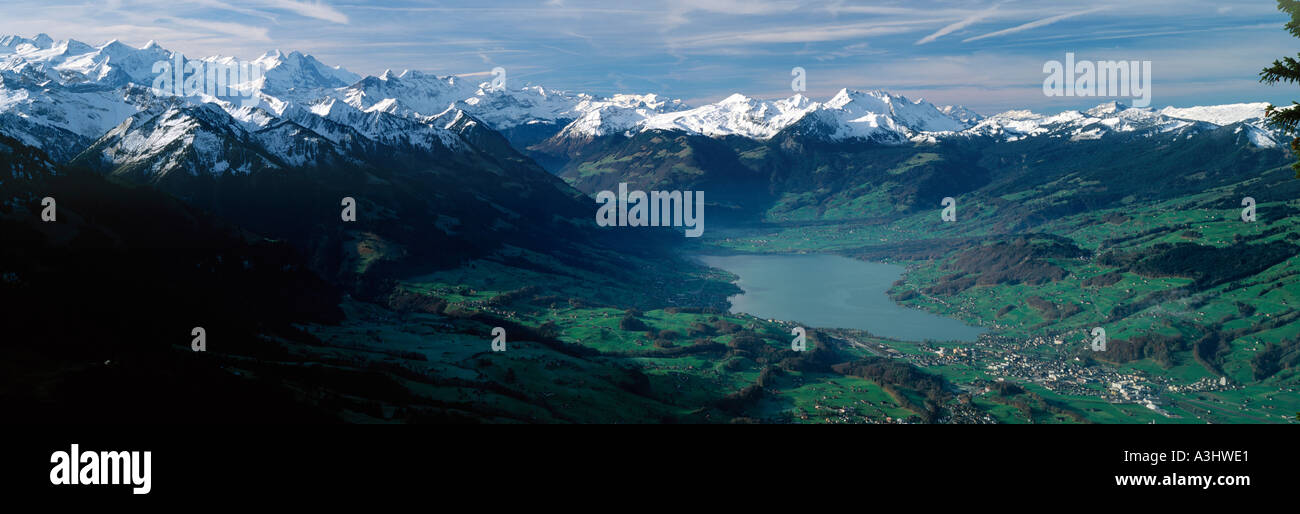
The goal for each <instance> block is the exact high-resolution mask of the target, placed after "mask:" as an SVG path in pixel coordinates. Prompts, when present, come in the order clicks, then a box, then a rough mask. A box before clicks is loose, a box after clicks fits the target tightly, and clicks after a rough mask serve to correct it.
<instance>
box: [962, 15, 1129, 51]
mask: <svg viewBox="0 0 1300 514" xmlns="http://www.w3.org/2000/svg"><path fill="white" fill-rule="evenodd" d="M1106 9H1108V8H1107V7H1098V8H1096V9H1088V10H1086V11H1078V12H1072V13H1066V14H1060V15H1056V16H1052V17H1051V18H1043V19H1041V20H1038V21H1031V22H1029V23H1026V24H1024V25H1017V26H1015V27H1011V28H1009V29H1002V30H999V31H997V32H990V33H988V34H984V35H982V36H975V37H969V38H966V39H963V40H961V41H962V42H963V43H969V42H971V41H978V40H980V39H988V38H991V37H999V36H1005V35H1007V34H1015V33H1017V32H1023V31H1026V30H1030V29H1036V28H1038V27H1043V26H1047V25H1051V24H1053V23H1056V22H1058V21H1061V20H1064V19H1067V18H1073V17H1075V16H1083V15H1085V14H1092V13H1095V12H1097V11H1104V10H1106Z"/></svg>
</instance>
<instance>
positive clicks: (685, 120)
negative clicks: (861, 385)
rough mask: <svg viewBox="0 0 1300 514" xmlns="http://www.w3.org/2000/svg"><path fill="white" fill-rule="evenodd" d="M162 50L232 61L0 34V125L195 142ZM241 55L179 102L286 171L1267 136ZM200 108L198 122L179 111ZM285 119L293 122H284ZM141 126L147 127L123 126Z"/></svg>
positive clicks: (1205, 120)
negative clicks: (477, 129)
mask: <svg viewBox="0 0 1300 514" xmlns="http://www.w3.org/2000/svg"><path fill="white" fill-rule="evenodd" d="M174 59H181V60H182V61H183V62H185V63H194V65H196V66H200V67H201V66H204V65H205V64H206V65H216V64H231V63H234V62H236V61H235V60H234V59H233V58H231V57H223V56H214V57H206V58H202V59H189V58H184V57H180V56H177V55H176V54H174V53H173V52H172V51H170V50H167V49H165V48H163V47H162V46H160V45H159V44H157V43H154V42H150V43H149V44H146V45H144V46H143V47H140V48H132V47H129V46H127V45H124V44H122V43H120V42H118V41H110V42H108V43H105V44H102V45H99V46H92V45H89V44H85V43H82V42H79V41H75V40H63V41H55V40H54V39H53V38H51V37H49V36H47V35H45V34H41V35H38V36H36V37H34V38H30V39H29V38H24V37H20V36H6V37H3V38H0V79H2V80H0V132H2V133H5V134H7V135H9V136H11V137H14V138H16V139H18V140H20V141H23V142H24V143H26V144H29V145H31V146H34V147H37V148H42V149H44V150H45V151H47V152H48V153H49V154H50V155H51V156H53V157H54V158H55V159H56V160H69V159H71V158H73V157H75V156H76V155H77V154H78V153H80V152H81V151H82V150H83V149H85V148H89V147H91V146H92V144H94V143H95V142H96V141H98V140H100V139H101V138H105V137H110V138H114V139H115V140H116V141H118V142H119V143H120V144H128V143H129V145H130V147H129V148H114V149H112V150H104V151H110V152H111V155H110V154H105V155H104V156H102V157H103V158H105V159H108V160H110V161H114V162H116V161H117V160H120V159H139V158H142V157H143V156H146V155H148V154H149V153H150V152H151V151H154V152H155V153H156V152H157V151H161V150H160V149H161V148H164V147H166V146H167V145H169V144H171V143H172V142H174V141H175V140H176V138H186V137H194V136H193V134H192V133H191V132H188V131H186V130H178V128H183V127H192V126H195V125H199V124H202V123H210V122H213V120H211V119H209V118H210V117H211V116H213V115H215V113H214V112H212V111H210V110H203V111H193V110H186V109H182V108H181V107H180V106H178V105H177V103H176V102H177V99H176V98H170V95H169V93H167V92H165V91H162V90H158V89H154V88H153V87H152V85H153V84H154V80H155V77H156V76H157V73H156V72H155V70H154V63H157V62H171V61H173V60H174ZM252 63H253V64H254V65H256V66H258V67H259V68H260V70H261V73H260V74H258V75H257V78H256V80H253V81H250V82H249V83H243V84H236V85H234V88H235V89H237V90H239V91H241V92H242V93H243V94H245V95H248V97H247V98H244V99H242V100H243V101H236V100H237V99H233V98H229V97H213V96H206V95H202V94H199V95H193V96H189V97H186V98H183V99H180V102H181V103H183V104H189V105H199V104H211V105H212V106H215V107H218V108H220V109H219V110H221V111H224V113H225V114H226V115H228V116H229V117H230V118H231V119H232V120H235V121H236V124H237V125H239V126H238V127H234V128H231V129H230V130H231V133H230V135H231V136H232V137H236V138H245V139H247V138H252V139H257V140H260V141H262V143H263V145H264V146H265V147H266V148H267V149H269V151H270V152H271V153H272V155H271V157H273V158H274V159H273V160H276V161H278V162H280V163H284V164H288V165H296V164H300V163H303V162H305V160H310V159H312V158H314V156H316V155H317V154H316V153H314V152H313V151H308V150H306V149H305V147H304V146H303V144H302V142H297V143H295V142H292V141H272V140H271V139H274V138H273V135H275V134H282V133H283V134H294V135H296V136H297V137H306V136H305V135H309V136H310V137H309V138H311V137H314V138H318V139H320V140H323V141H327V142H329V143H331V144H333V145H347V144H358V140H366V141H369V142H375V143H380V144H386V145H393V144H397V145H409V146H415V147H433V146H439V147H447V148H452V149H454V148H457V147H458V146H461V145H464V143H465V141H464V131H463V129H464V128H465V127H464V125H465V124H467V123H468V124H477V123H482V124H484V125H486V126H487V127H489V128H491V129H493V130H496V131H498V132H501V133H503V134H505V135H506V137H507V138H508V139H510V141H511V143H512V144H514V145H515V146H516V148H517V149H519V150H521V151H522V150H524V147H527V146H528V145H531V144H534V143H537V142H540V141H543V140H548V139H549V140H550V141H549V142H550V143H552V144H558V145H573V144H581V142H583V141H589V140H592V139H594V138H599V137H603V136H611V135H619V134H625V135H627V134H631V133H636V132H641V131H678V132H683V133H687V134H695V135H702V136H708V137H724V136H737V137H745V138H751V139H769V138H772V137H774V136H776V135H777V134H779V133H781V132H783V131H786V130H792V131H797V132H798V133H800V134H803V135H807V136H815V137H820V138H825V139H828V140H834V141H852V140H864V141H873V142H878V143H886V144H902V143H909V142H927V141H935V140H938V139H940V138H947V137H993V138H998V139H1004V140H1017V139H1022V138H1027V137H1044V136H1045V137H1060V138H1067V139H1069V140H1073V141H1078V140H1088V139H1096V138H1100V137H1102V136H1103V135H1105V134H1108V133H1122V132H1132V133H1135V134H1145V133H1165V132H1178V133H1184V132H1186V133H1188V134H1194V133H1195V132H1196V131H1199V130H1205V129H1214V128H1218V127H1221V126H1225V125H1232V124H1240V127H1239V128H1238V130H1239V131H1245V132H1246V134H1247V136H1248V137H1249V140H1250V141H1251V142H1252V143H1253V144H1255V145H1257V146H1261V147H1272V146H1276V145H1277V144H1278V141H1280V140H1281V139H1280V136H1279V135H1278V134H1277V133H1275V132H1274V131H1272V130H1270V129H1269V128H1268V127H1267V126H1266V125H1265V124H1264V123H1263V114H1264V108H1265V106H1266V104H1264V103H1243V104H1232V105H1219V106H1208V107H1189V108H1173V107H1167V108H1164V109H1160V110H1152V109H1147V108H1141V109H1139V108H1131V107H1128V106H1126V105H1123V104H1120V103H1116V102H1111V103H1106V104H1102V105H1100V106H1098V107H1096V108H1093V109H1089V110H1087V111H1066V112H1063V113H1058V114H1054V115H1042V114H1036V113H1032V112H1029V111H1008V112H1004V113H1000V114H996V115H993V116H988V117H982V116H980V115H978V114H976V113H974V112H972V111H970V110H969V109H966V108H964V107H961V106H935V105H933V104H931V103H929V102H926V101H924V100H910V99H908V98H906V97H903V96H899V95H894V94H891V93H888V92H885V91H880V90H868V91H857V90H851V89H844V90H841V91H840V92H839V93H837V94H836V95H834V96H833V97H832V98H830V99H828V100H826V101H823V102H818V101H814V100H812V99H810V98H807V97H805V96H803V95H797V94H796V95H794V96H791V97H790V98H785V99H778V100H759V99H753V98H749V97H746V96H744V95H741V94H735V95H732V96H729V97H727V98H725V99H723V100H721V101H719V102H716V103H711V104H707V105H701V106H697V107H693V108H692V107H689V106H686V105H684V104H683V103H682V102H681V101H679V100H672V99H666V98H663V97H660V96H658V95H655V94H644V95H630V94H620V95H613V96H608V97H604V96H596V95H589V94H584V93H571V92H565V91H557V90H551V89H546V88H543V87H540V86H534V85H529V86H524V87H511V88H505V89H497V90H494V89H491V88H490V87H489V86H488V84H487V83H482V84H476V83H472V82H470V81H467V80H464V79H462V78H460V77H456V76H435V75H430V74H425V73H421V72H417V71H404V72H401V73H394V72H392V71H388V72H385V73H383V74H381V75H380V76H377V77H376V76H366V77H362V76H359V75H357V74H354V73H352V72H349V71H347V70H344V69H342V68H340V67H336V66H328V65H326V64H324V63H321V62H320V61H319V60H317V59H315V58H314V57H312V56H310V55H305V54H302V53H299V52H290V53H282V52H279V51H274V52H268V53H267V54H265V55H263V56H261V57H259V58H258V59H256V60H254V61H252ZM199 112H201V113H204V119H202V120H193V119H190V118H191V117H192V116H193V115H194V114H195V113H199ZM178 116H179V117H178ZM158 117H163V118H162V119H160V120H159V119H155V118H158ZM150 120H153V121H152V122H150ZM286 124H292V127H290V128H289V129H285V127H286ZM456 124H460V125H461V126H459V127H453V125H456ZM143 126H148V127H151V131H150V132H149V133H148V134H130V133H129V132H131V131H132V130H133V127H134V128H137V129H138V127H143ZM272 128H278V129H280V130H269V129H272ZM258 134H261V135H260V136H257V135H258ZM523 134H526V135H523ZM169 138H171V139H169ZM95 146H97V147H101V148H102V147H103V145H95ZM277 154H278V155H277ZM210 164H215V163H210ZM229 169H235V168H229Z"/></svg>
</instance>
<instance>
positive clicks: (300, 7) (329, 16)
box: [261, 0, 348, 24]
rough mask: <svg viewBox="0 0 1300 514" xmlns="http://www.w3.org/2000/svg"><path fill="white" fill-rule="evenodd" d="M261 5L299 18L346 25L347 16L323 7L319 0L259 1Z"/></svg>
mask: <svg viewBox="0 0 1300 514" xmlns="http://www.w3.org/2000/svg"><path fill="white" fill-rule="evenodd" d="M261 3H262V4H263V5H265V6H267V7H268V8H271V9H278V10H282V11H289V12H292V13H294V14H297V15H299V16H306V17H308V18H316V19H318V20H325V21H331V22H334V23H342V24H347V22H348V17H347V15H345V14H343V13H341V12H339V11H338V9H335V8H333V7H330V6H328V5H325V4H324V3H323V2H321V1H320V0H316V1H315V2H311V1H306V0H304V1H297V0H261Z"/></svg>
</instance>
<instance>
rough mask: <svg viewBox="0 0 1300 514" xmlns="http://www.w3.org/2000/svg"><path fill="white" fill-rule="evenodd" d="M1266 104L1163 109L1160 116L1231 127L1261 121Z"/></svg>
mask: <svg viewBox="0 0 1300 514" xmlns="http://www.w3.org/2000/svg"><path fill="white" fill-rule="evenodd" d="M1267 107H1268V103H1267V102H1255V103H1241V104H1225V105H1210V106H1202V107H1185V108H1178V107H1165V108H1164V109H1160V111H1159V112H1160V114H1163V115H1165V116H1169V117H1171V118H1182V119H1185V120H1196V121H1204V122H1209V123H1213V124H1215V125H1231V124H1233V123H1240V122H1243V121H1252V120H1262V119H1263V118H1264V109H1265V108H1267Z"/></svg>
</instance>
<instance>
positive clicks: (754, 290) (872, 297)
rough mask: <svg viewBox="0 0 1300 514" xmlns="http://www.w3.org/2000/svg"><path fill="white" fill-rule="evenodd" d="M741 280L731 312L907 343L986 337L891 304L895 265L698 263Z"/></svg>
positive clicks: (793, 259) (809, 258)
mask: <svg viewBox="0 0 1300 514" xmlns="http://www.w3.org/2000/svg"><path fill="white" fill-rule="evenodd" d="M697 258H698V259H699V260H701V261H702V262H704V263H705V264H707V265H709V266H711V267H714V268H721V269H724V270H727V271H729V272H731V273H734V274H736V275H737V276H739V277H740V279H739V280H738V281H737V282H736V285H737V286H740V288H741V289H743V290H744V291H745V292H744V293H742V294H739V295H736V296H733V297H731V311H732V312H736V313H741V312H743V313H746V314H751V315H754V316H757V317H760V318H769V319H779V320H786V321H793V322H796V323H802V324H804V325H807V326H810V327H822V328H855V329H860V330H866V331H868V332H871V333H872V334H875V335H878V336H883V337H889V338H893V339H901V340H907V341H924V340H927V339H932V340H935V341H974V340H975V339H976V337H977V336H978V335H979V334H980V333H982V332H984V329H983V328H980V327H972V326H970V325H967V324H965V323H962V322H961V321H957V320H955V319H952V318H945V317H943V316H939V315H936V314H931V313H929V312H925V311H921V310H918V309H910V308H907V307H903V306H901V305H898V304H896V303H894V301H893V300H891V299H890V298H889V295H888V294H887V293H886V291H888V290H889V287H890V286H891V285H893V283H894V281H895V280H898V278H899V277H901V276H902V275H903V271H904V268H903V267H902V266H898V265H894V264H884V263H879V262H866V261H859V260H856V259H850V258H848V257H841V256H838V255H728V256H711V255H702V256H698V257H697Z"/></svg>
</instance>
